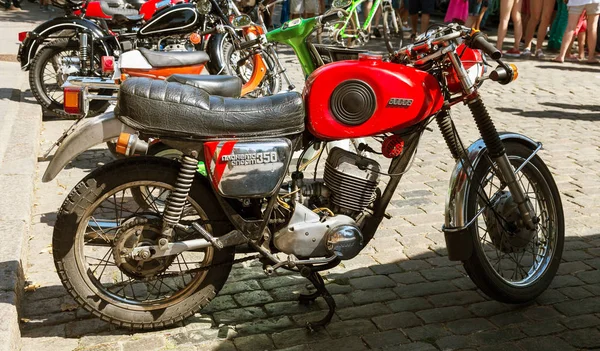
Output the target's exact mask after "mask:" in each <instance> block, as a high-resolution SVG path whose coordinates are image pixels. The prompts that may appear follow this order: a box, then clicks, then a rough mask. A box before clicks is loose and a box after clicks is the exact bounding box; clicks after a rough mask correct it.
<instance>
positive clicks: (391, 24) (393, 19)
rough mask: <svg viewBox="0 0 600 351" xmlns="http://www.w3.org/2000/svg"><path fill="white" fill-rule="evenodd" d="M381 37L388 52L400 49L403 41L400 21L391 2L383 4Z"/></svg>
mask: <svg viewBox="0 0 600 351" xmlns="http://www.w3.org/2000/svg"><path fill="white" fill-rule="evenodd" d="M383 39H384V40H385V46H386V47H387V49H388V51H389V52H390V53H394V51H396V50H398V49H400V48H401V47H402V42H403V41H404V32H403V30H402V23H401V21H400V18H398V17H397V16H396V12H395V11H394V8H393V7H392V5H391V3H384V4H383Z"/></svg>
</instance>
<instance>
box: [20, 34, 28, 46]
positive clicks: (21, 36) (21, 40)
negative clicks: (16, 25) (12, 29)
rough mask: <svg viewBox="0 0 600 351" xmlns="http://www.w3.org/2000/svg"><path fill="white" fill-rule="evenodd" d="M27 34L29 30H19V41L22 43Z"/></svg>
mask: <svg viewBox="0 0 600 351" xmlns="http://www.w3.org/2000/svg"><path fill="white" fill-rule="evenodd" d="M28 35H29V32H19V41H20V42H21V43H22V42H23V41H24V40H25V39H27V36H28Z"/></svg>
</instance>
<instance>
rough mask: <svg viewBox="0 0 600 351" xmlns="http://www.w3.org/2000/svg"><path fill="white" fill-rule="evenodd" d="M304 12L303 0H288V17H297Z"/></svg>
mask: <svg viewBox="0 0 600 351" xmlns="http://www.w3.org/2000/svg"><path fill="white" fill-rule="evenodd" d="M303 12H304V1H303V0H290V13H291V16H290V18H292V19H294V18H298V17H300V15H301V14H302V13H303Z"/></svg>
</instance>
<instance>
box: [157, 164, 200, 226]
mask: <svg viewBox="0 0 600 351" xmlns="http://www.w3.org/2000/svg"><path fill="white" fill-rule="evenodd" d="M197 168H198V160H197V159H195V158H194V157H190V156H187V155H184V156H183V157H182V158H181V168H180V169H179V174H178V175H177V182H176V183H175V188H174V189H173V191H172V192H171V194H169V198H168V199H167V203H166V205H165V212H164V214H163V221H164V222H163V223H164V225H163V235H165V236H167V237H168V236H170V233H171V229H172V228H173V227H174V226H175V225H177V224H178V223H179V219H180V218H181V214H182V213H183V207H184V206H185V202H186V199H187V197H188V194H189V193H190V189H191V188H192V183H193V182H194V176H195V175H196V169H197Z"/></svg>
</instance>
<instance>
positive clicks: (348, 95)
mask: <svg viewBox="0 0 600 351" xmlns="http://www.w3.org/2000/svg"><path fill="white" fill-rule="evenodd" d="M329 108H330V110H331V114H332V115H333V117H334V118H335V119H337V120H338V121H340V122H341V123H344V124H346V125H350V126H357V125H361V124H363V123H365V122H366V121H368V120H369V118H371V116H373V113H374V112H375V109H376V108H377V98H376V97H375V92H374V91H373V88H371V86H370V85H368V84H367V83H365V82H363V81H361V80H356V79H352V80H347V81H345V82H343V83H341V84H339V85H338V86H337V87H335V89H333V92H332V93H331V97H330V99H329Z"/></svg>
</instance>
